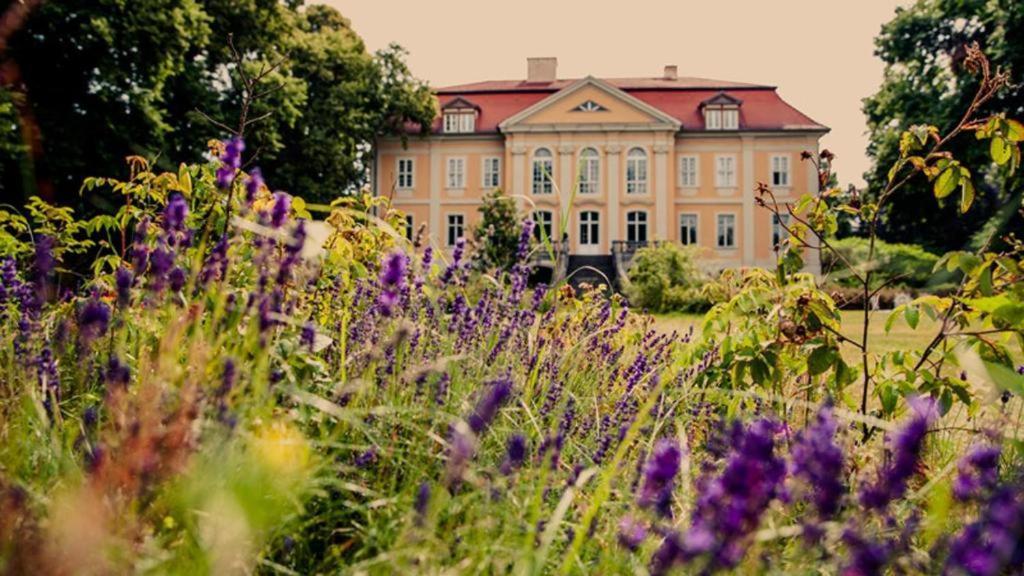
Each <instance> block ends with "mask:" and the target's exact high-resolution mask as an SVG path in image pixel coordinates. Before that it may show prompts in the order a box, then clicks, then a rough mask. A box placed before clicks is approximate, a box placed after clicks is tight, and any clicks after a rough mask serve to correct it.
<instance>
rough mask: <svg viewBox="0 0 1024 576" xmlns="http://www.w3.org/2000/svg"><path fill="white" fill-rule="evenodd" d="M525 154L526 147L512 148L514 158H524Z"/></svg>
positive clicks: (520, 145) (518, 145)
mask: <svg viewBox="0 0 1024 576" xmlns="http://www.w3.org/2000/svg"><path fill="white" fill-rule="evenodd" d="M523 154H526V146H523V145H522V144H517V145H515V146H513V147H512V155H513V156H522V155H523Z"/></svg>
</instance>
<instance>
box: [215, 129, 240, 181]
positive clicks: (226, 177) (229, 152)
mask: <svg viewBox="0 0 1024 576" xmlns="http://www.w3.org/2000/svg"><path fill="white" fill-rule="evenodd" d="M243 150H245V142H244V141H243V140H242V139H241V138H238V137H235V138H232V139H231V140H228V141H227V142H226V143H225V144H224V154H222V155H221V157H220V162H221V165H220V168H218V169H217V186H219V187H221V188H224V189H227V188H230V187H231V184H232V183H233V182H234V181H235V174H236V173H237V172H238V169H239V168H241V167H242V151H243Z"/></svg>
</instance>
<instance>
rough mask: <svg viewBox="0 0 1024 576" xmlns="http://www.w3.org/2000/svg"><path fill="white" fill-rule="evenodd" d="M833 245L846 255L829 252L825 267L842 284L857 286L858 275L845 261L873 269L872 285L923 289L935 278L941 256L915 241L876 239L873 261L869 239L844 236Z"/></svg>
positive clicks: (826, 256) (824, 259)
mask: <svg viewBox="0 0 1024 576" xmlns="http://www.w3.org/2000/svg"><path fill="white" fill-rule="evenodd" d="M832 248H833V249H835V251H836V252H837V253H839V254H841V255H842V258H840V257H839V256H835V255H833V253H832V252H828V253H826V254H824V255H823V258H822V262H821V265H822V269H823V270H826V271H827V272H828V274H829V278H830V279H831V280H833V281H834V282H835V283H837V284H839V285H840V286H856V285H857V281H856V278H855V277H854V276H853V275H852V274H850V272H849V271H847V269H846V264H845V263H844V261H845V262H851V263H853V264H854V266H855V268H856V270H857V271H858V272H859V273H863V272H865V271H866V270H868V269H871V270H872V271H873V274H872V279H873V282H874V284H873V285H872V288H877V287H879V286H881V285H882V284H889V285H896V286H901V285H902V286H907V287H911V288H923V287H925V286H927V285H928V284H929V282H930V281H931V280H932V277H933V271H934V269H935V265H936V264H937V263H938V261H939V257H938V256H936V255H934V254H931V253H930V252H926V251H925V250H924V249H923V248H921V247H920V246H915V245H912V244H889V243H888V242H884V241H882V240H876V241H875V252H874V258H873V260H870V261H869V260H868V257H867V255H868V251H869V249H870V246H869V241H868V240H867V239H866V238H856V237H852V238H843V239H840V240H836V241H834V242H832Z"/></svg>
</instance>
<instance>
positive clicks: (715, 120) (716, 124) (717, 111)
mask: <svg viewBox="0 0 1024 576" xmlns="http://www.w3.org/2000/svg"><path fill="white" fill-rule="evenodd" d="M704 129H705V130H721V129H722V109H721V108H705V109H704Z"/></svg>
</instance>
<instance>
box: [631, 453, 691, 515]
mask: <svg viewBox="0 0 1024 576" xmlns="http://www.w3.org/2000/svg"><path fill="white" fill-rule="evenodd" d="M681 460H682V451H681V450H680V449H679V443H678V442H676V441H675V440H673V439H670V438H663V439H661V440H659V441H658V443H657V444H656V445H655V446H654V452H653V453H652V454H651V457H650V458H649V459H648V460H647V464H646V465H645V466H644V483H643V486H642V487H641V489H640V497H639V504H640V506H641V507H643V508H647V507H651V506H653V507H654V508H655V509H656V510H657V511H658V513H659V514H660V515H661V516H666V517H667V516H670V515H671V504H672V488H673V485H674V483H675V477H676V474H678V473H679V464H680V462H681Z"/></svg>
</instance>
